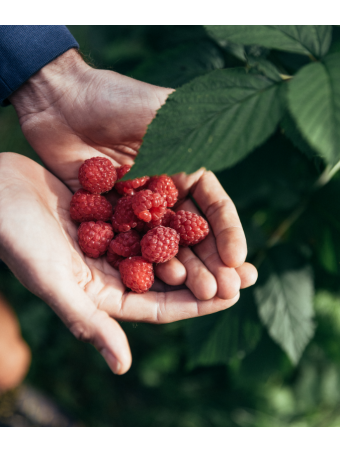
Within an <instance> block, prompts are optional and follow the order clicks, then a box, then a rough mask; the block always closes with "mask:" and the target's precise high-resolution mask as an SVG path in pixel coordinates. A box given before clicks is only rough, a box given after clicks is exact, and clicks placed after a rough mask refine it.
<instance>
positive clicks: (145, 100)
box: [10, 49, 173, 191]
mask: <svg viewBox="0 0 340 452" xmlns="http://www.w3.org/2000/svg"><path fill="white" fill-rule="evenodd" d="M172 91H173V90H172V89H168V88H162V87H159V86H154V85H150V84H148V83H143V82H140V81H138V80H134V79H132V78H130V77H126V76H124V75H121V74H118V73H116V72H113V71H106V70H98V69H93V68H91V67H90V66H88V65H87V64H86V63H85V62H84V61H83V60H82V58H81V57H80V55H79V54H78V53H77V51H76V50H74V49H71V50H69V51H68V52H66V53H65V54H63V55H61V56H60V57H59V58H57V59H56V60H54V61H52V62H51V63H50V64H48V65H47V66H45V67H44V68H42V69H41V70H40V71H39V72H38V73H37V74H35V75H34V76H33V77H31V78H30V79H29V80H28V81H27V82H26V83H25V84H24V85H23V86H22V87H21V88H20V89H18V90H17V91H16V92H15V93H13V94H12V96H11V97H10V101H11V102H12V104H13V106H14V108H15V109H16V112H17V114H18V117H19V120H20V125H21V128H22V131H23V133H24V135H25V137H26V138H27V140H28V141H29V143H30V144H31V146H32V147H33V149H34V150H35V151H36V152H37V153H38V155H39V156H40V158H41V159H42V161H43V162H44V163H45V165H46V166H47V168H48V169H49V170H50V171H51V172H52V173H53V174H55V175H56V176H57V177H58V178H59V179H61V180H62V181H63V182H65V183H66V185H67V186H68V187H69V188H70V189H71V190H72V191H75V190H77V189H78V188H80V185H79V181H78V170H79V167H80V165H81V164H82V163H83V161H84V160H85V159H88V158H91V157H98V156H101V157H103V156H104V157H107V158H109V159H110V160H111V161H112V163H113V164H114V166H116V167H118V166H120V165H123V164H128V165H132V164H133V161H134V159H135V157H136V155H137V153H138V149H139V147H140V146H141V144H142V138H143V136H144V134H145V132H146V129H147V126H148V124H149V123H150V122H151V121H152V119H153V118H154V116H155V115H156V111H157V110H158V109H159V108H160V107H161V106H162V104H163V103H165V101H166V98H167V97H168V95H169V94H170V93H171V92H172Z"/></svg>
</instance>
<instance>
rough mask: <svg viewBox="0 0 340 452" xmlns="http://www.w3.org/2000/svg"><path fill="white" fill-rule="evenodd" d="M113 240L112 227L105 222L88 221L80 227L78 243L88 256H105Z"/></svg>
mask: <svg viewBox="0 0 340 452" xmlns="http://www.w3.org/2000/svg"><path fill="white" fill-rule="evenodd" d="M112 239H113V231H112V226H111V225H110V224H107V223H104V221H97V222H94V221H88V222H86V223H82V224H81V225H80V226H79V229H78V242H79V246H80V248H81V250H82V251H83V253H84V254H86V256H89V257H93V258H97V257H99V256H101V255H102V254H105V252H106V250H107V249H108V247H109V244H110V242H111V240H112Z"/></svg>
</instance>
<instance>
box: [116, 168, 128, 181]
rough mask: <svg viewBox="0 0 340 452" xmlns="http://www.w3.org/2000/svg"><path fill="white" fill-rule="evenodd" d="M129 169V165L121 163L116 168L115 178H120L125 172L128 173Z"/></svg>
mask: <svg viewBox="0 0 340 452" xmlns="http://www.w3.org/2000/svg"><path fill="white" fill-rule="evenodd" d="M130 169H131V165H123V166H120V167H119V168H116V171H117V180H119V179H122V178H123V177H124V176H125V174H126V173H128V172H129V171H130Z"/></svg>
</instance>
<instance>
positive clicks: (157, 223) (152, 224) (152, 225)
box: [144, 209, 176, 232]
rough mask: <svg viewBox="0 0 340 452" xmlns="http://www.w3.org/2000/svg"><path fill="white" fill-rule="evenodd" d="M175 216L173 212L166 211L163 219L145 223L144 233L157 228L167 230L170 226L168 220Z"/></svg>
mask: <svg viewBox="0 0 340 452" xmlns="http://www.w3.org/2000/svg"><path fill="white" fill-rule="evenodd" d="M174 215H176V214H175V212H174V211H173V210H170V209H166V212H165V214H164V217H162V218H159V219H158V220H155V221H153V220H151V221H150V222H149V223H145V226H144V231H145V232H148V231H149V230H150V229H152V228H156V227H157V226H165V227H166V228H168V227H169V226H170V220H171V218H172V217H173V216H174Z"/></svg>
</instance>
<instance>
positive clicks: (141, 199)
mask: <svg viewBox="0 0 340 452" xmlns="http://www.w3.org/2000/svg"><path fill="white" fill-rule="evenodd" d="M166 206H167V204H166V201H165V199H164V198H163V197H162V196H161V195H160V194H159V193H152V191H151V190H142V191H140V192H138V193H136V194H135V195H134V196H133V197H132V208H133V211H134V212H135V214H136V215H137V216H138V218H140V219H141V220H143V221H146V222H149V221H151V220H153V221H154V220H158V219H160V218H162V217H163V216H164V214H165V211H166Z"/></svg>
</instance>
